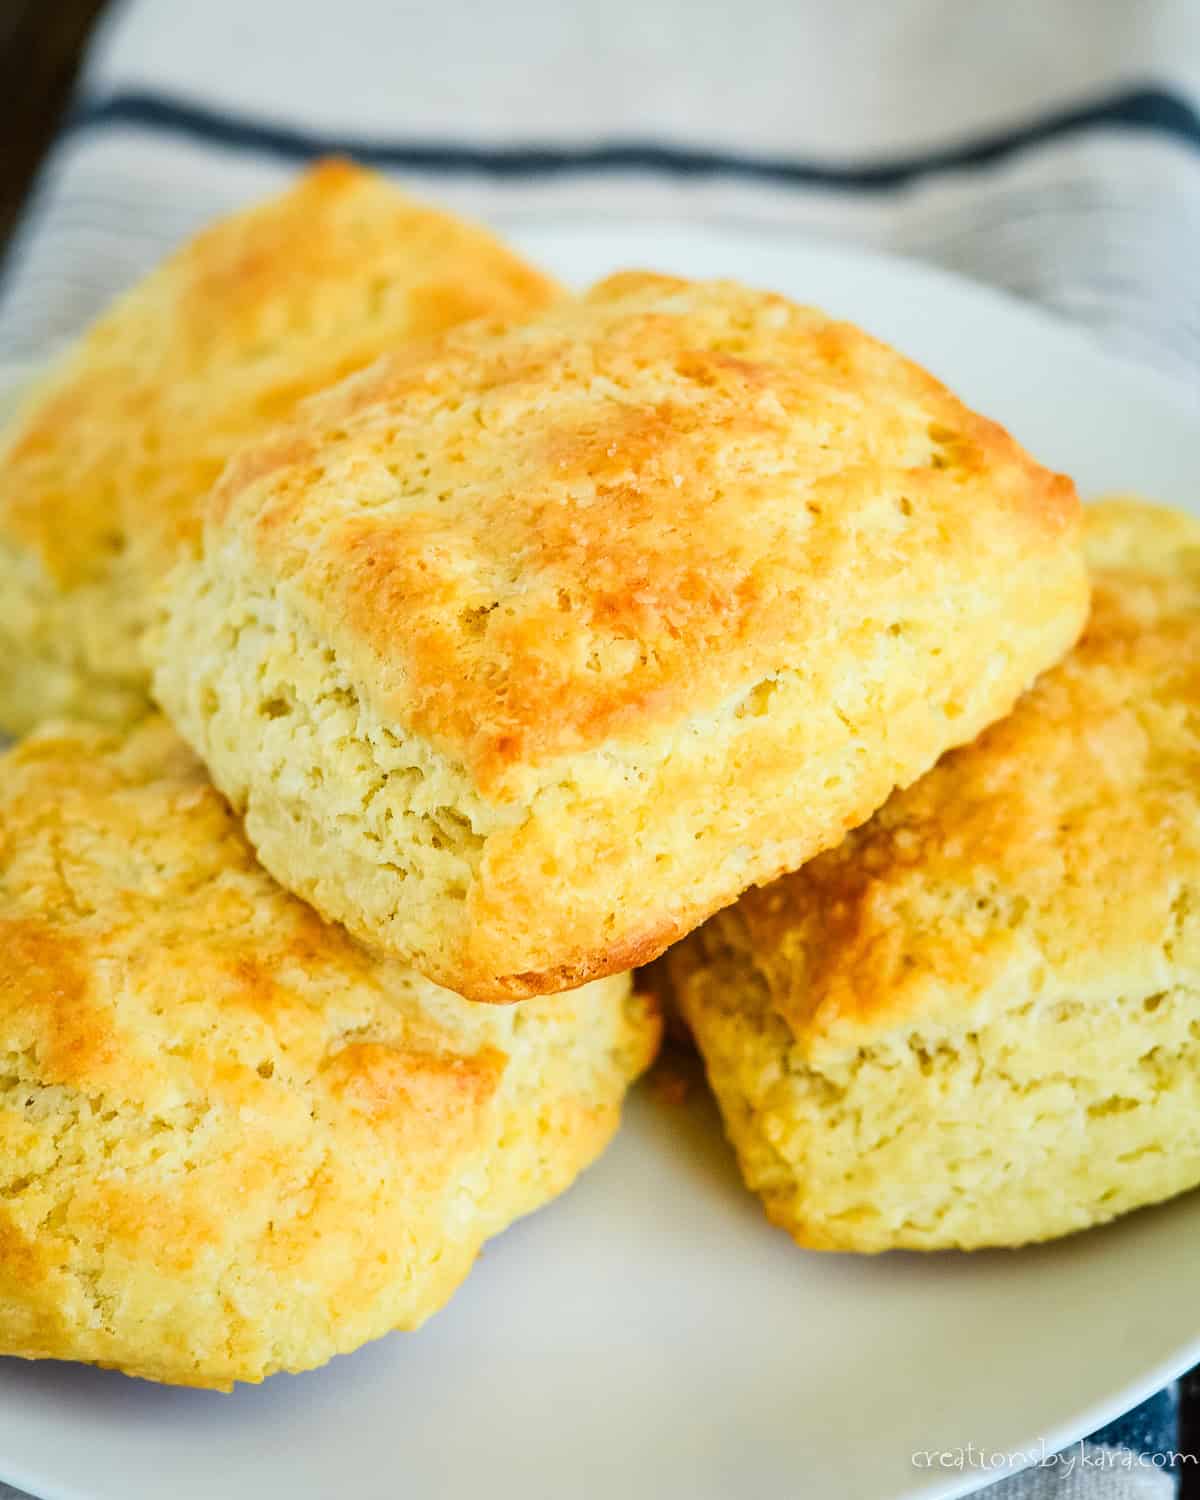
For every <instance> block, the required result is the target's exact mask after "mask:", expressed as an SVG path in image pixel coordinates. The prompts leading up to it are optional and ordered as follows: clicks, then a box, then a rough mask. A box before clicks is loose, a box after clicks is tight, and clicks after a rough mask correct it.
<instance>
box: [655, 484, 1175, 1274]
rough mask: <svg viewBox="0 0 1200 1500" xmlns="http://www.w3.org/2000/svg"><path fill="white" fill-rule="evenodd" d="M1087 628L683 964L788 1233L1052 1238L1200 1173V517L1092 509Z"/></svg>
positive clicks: (738, 1131)
mask: <svg viewBox="0 0 1200 1500" xmlns="http://www.w3.org/2000/svg"><path fill="white" fill-rule="evenodd" d="M1086 548H1087V553H1088V556H1089V560H1090V561H1091V562H1092V564H1093V566H1094V606H1093V610H1092V617H1091V620H1090V623H1089V625H1088V627H1087V630H1086V632H1085V634H1084V636H1083V639H1082V641H1081V642H1080V644H1079V645H1078V646H1077V647H1076V648H1075V650H1074V651H1073V652H1072V653H1071V655H1070V656H1068V657H1067V659H1066V660H1065V661H1064V662H1063V663H1062V664H1061V665H1059V666H1058V667H1056V668H1054V670H1052V671H1050V672H1047V673H1046V674H1045V676H1044V677H1042V678H1041V679H1040V681H1039V682H1038V683H1037V685H1036V686H1035V687H1034V689H1033V690H1032V691H1031V692H1030V693H1028V694H1026V696H1025V697H1024V698H1022V699H1021V701H1020V703H1019V704H1018V705H1017V707H1016V709H1015V710H1014V712H1013V713H1012V715H1011V716H1010V717H1009V718H1007V719H1005V720H1003V721H1002V722H1000V723H998V724H996V725H994V726H993V727H992V728H991V729H989V730H988V731H987V732H986V733H985V734H984V735H982V736H981V738H980V739H978V740H977V741H976V742H975V743H974V744H973V745H969V746H967V747H966V748H964V749H959V750H955V751H953V752H952V753H950V754H949V755H947V756H945V757H944V758H943V759H942V760H941V761H940V762H939V764H938V765H937V767H936V768H935V769H934V770H933V771H931V772H930V773H929V774H928V775H927V776H925V777H924V778H923V779H922V780H921V781H919V782H917V783H916V785H915V786H912V787H909V788H908V789H907V790H906V791H903V792H898V793H897V794H896V795H895V796H894V797H892V798H891V800H890V801H889V802H888V803H887V804H886V805H885V806H884V807H883V808H882V809H881V810H880V811H879V812H878V813H877V814H876V815H875V816H874V817H873V818H872V819H871V821H870V822H869V823H867V824H866V825H865V826H863V827H862V828H859V829H857V830H856V831H855V832H853V833H851V834H850V835H849V837H848V838H847V839H846V840H845V841H844V842H843V843H842V844H840V845H839V846H838V848H837V849H834V850H832V851H830V852H828V853H825V854H822V855H820V856H819V857H818V858H817V859H815V860H813V861H812V862H811V863H810V864H808V865H806V866H805V867H804V868H803V869H802V870H799V871H797V872H796V873H794V874H792V875H789V876H787V877H786V878H785V879H783V880H780V881H777V882H775V883H774V884H773V885H771V886H768V887H767V888H766V889H764V890H758V891H753V892H750V893H748V894H747V895H745V896H743V898H742V899H741V900H740V901H739V902H738V903H737V905H736V906H734V907H732V908H731V909H730V910H729V911H726V912H722V913H721V914H720V915H719V916H718V917H716V918H714V919H713V920H712V921H711V922H709V923H708V924H706V926H705V927H703V928H701V929H700V931H699V932H696V933H693V934H692V936H691V937H690V938H688V939H687V941H686V942H684V943H682V944H680V945H679V947H678V948H675V949H674V950H672V952H671V953H670V954H669V955H668V956H667V959H666V967H667V970H668V972H669V976H670V981H671V986H670V987H671V990H672V992H673V994H674V997H675V1000H676V1002H677V1004H678V1006H679V1009H680V1010H681V1011H682V1013H683V1016H684V1018H685V1020H686V1021H687V1023H688V1025H689V1026H690V1027H691V1030H692V1032H693V1034H694V1036H695V1038H696V1041H697V1043H698V1045H699V1047H700V1050H701V1052H702V1054H703V1056H704V1060H705V1064H706V1067H707V1071H708V1076H709V1079H710V1082H711V1084H712V1087H713V1090H714V1092H715V1094H716V1096H717V1099H718V1102H719V1104H720V1107H721V1111H722V1114H723V1116H724V1120H725V1126H726V1129H727V1132H728V1134H729V1136H730V1139H731V1140H732V1142H733V1144H734V1147H735V1149H736V1151H737V1154H738V1157H739V1160H740V1163H741V1168H742V1173H743V1176H744V1177H745V1180H746V1183H747V1185H748V1186H749V1187H750V1188H751V1189H752V1190H753V1191H754V1192H756V1193H759V1194H761V1196H762V1198H763V1201H764V1203H765V1205H766V1209H767V1212H768V1214H769V1215H770V1217H771V1218H772V1219H773V1220H774V1221H775V1222H776V1223H778V1224H780V1225H782V1226H784V1227H785V1228H786V1229H788V1230H789V1231H790V1232H791V1233H792V1234H793V1235H794V1236H795V1238H796V1239H797V1240H798V1241H799V1243H800V1244H802V1245H806V1246H810V1247H813V1248H816V1249H823V1250H860V1251H877V1250H889V1249H893V1248H907V1249H918V1250H934V1249H942V1248H947V1247H961V1248H966V1249H973V1248H976V1247H980V1246H987V1245H1018V1244H1023V1243H1025V1242H1028V1241H1034V1240H1045V1239H1050V1238H1052V1237H1054V1236H1057V1235H1063V1234H1068V1233H1070V1232H1072V1231H1074V1230H1079V1229H1084V1228H1087V1227H1088V1226H1089V1225H1092V1224H1096V1223H1100V1222H1102V1221H1104V1220H1106V1219H1111V1218H1113V1217H1114V1216H1115V1215H1117V1214H1121V1213H1124V1212H1126V1211H1127V1210H1130V1209H1134V1208H1137V1207H1139V1206H1140V1205H1142V1204H1146V1203H1153V1202H1156V1201H1158V1200H1160V1199H1164V1198H1168V1197H1170V1196H1172V1195H1173V1194H1175V1193H1179V1192H1182V1191H1183V1190H1184V1189H1187V1188H1190V1187H1193V1186H1195V1185H1196V1184H1197V1183H1200V522H1197V521H1196V520H1194V519H1192V518H1190V517H1187V516H1183V515H1179V514H1176V513H1173V512H1171V511H1167V510H1162V509H1159V508H1156V507H1153V506H1149V505H1145V504H1136V503H1133V502H1130V501H1111V502H1106V503H1104V504H1100V505H1096V506H1093V507H1089V508H1088V516H1087V523H1086Z"/></svg>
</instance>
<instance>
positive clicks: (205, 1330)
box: [0, 718, 659, 1389]
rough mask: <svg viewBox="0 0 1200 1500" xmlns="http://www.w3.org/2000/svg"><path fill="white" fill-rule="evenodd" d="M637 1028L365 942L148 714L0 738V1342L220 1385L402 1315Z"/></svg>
mask: <svg viewBox="0 0 1200 1500" xmlns="http://www.w3.org/2000/svg"><path fill="white" fill-rule="evenodd" d="M658 1032H659V1021H658V1017H657V1014H656V1013H655V1010H654V1008H653V1006H652V1005H651V1004H650V1003H649V1002H648V1001H647V1000H645V999H644V998H642V997H639V996H637V995H635V994H634V993H633V992H632V990H631V986H630V982H629V976H628V975H622V976H619V977H613V978H609V979H604V980H601V981H600V982H599V983H597V984H596V985H593V986H590V987H587V988H585V989H582V990H578V991H576V992H574V993H572V994H569V995H554V996H548V997H546V998H545V999H541V1000H535V1001H531V1002H530V1004H528V1005H525V1006H516V1007H508V1008H498V1007H495V1006H481V1005H472V1004H471V1003H470V1002H469V1001H466V1000H463V999H461V998H460V997H459V996H458V995H452V994H449V993H448V992H447V991H445V990H441V989H439V988H438V987H437V986H436V985H433V984H431V983H430V982H429V981H428V980H426V979H423V978H422V977H421V976H420V975H419V974H416V973H414V972H413V970H411V969H409V968H406V967H404V966H403V965H400V964H397V963H395V962H394V961H393V960H390V959H381V958H378V957H375V956H372V955H371V954H368V953H366V952H364V950H363V949H362V948H361V947H360V946H359V945H358V944H357V943H355V942H354V941H353V939H352V938H350V937H348V936H347V934H346V933H345V931H344V930H343V929H342V928H340V927H336V926H332V925H327V924H326V923H324V922H322V921H321V919H320V918H319V917H318V916H317V915H316V914H315V913H314V912H313V911H312V910H311V909H310V908H309V907H307V906H305V905H304V903H303V902H301V901H297V900H296V899H295V898H294V897H293V896H290V895H288V894H287V892H285V891H283V890H282V889H281V888H280V887H279V886H278V885H276V884H275V882H274V881H273V880H272V879H271V878H270V876H269V875H267V873H266V872H265V871H264V870H263V869H262V867H261V866H260V865H259V864H258V863H257V861H256V860H255V858H254V854H253V851H252V850H251V849H250V847H249V846H248V845H247V843H246V841H245V839H244V838H243V836H242V833H241V829H240V828H239V826H238V823H237V820H236V818H234V817H233V815H232V814H231V813H230V811H229V808H228V806H227V805H226V803H225V802H224V800H223V799H222V798H221V797H220V796H219V795H218V793H217V792H216V791H215V790H214V789H213V787H212V785H211V784H210V782H209V781H208V778H207V777H206V776H205V774H204V769H203V767H202V766H201V765H200V764H199V763H198V762H197V760H196V759H195V757H194V756H193V755H192V753H191V752H190V751H189V750H188V749H187V747H186V746H185V745H184V744H183V743H182V741H181V740H180V739H179V737H178V736H177V735H176V734H175V733H174V731H173V730H171V728H170V726H169V725H167V724H166V723H164V722H163V721H162V720H161V719H155V718H150V719H147V720H144V721H143V722H142V723H141V724H139V725H138V726H137V727H136V728H135V729H133V730H132V731H119V730H110V729H101V728H98V727H95V726H79V725H66V724H57V725H48V726H45V727H43V729H42V730H40V731H38V732H36V733H35V734H33V735H31V736H30V737H29V738H28V739H26V740H25V741H23V742H22V744H21V745H20V746H18V747H17V748H16V749H15V750H12V751H10V752H9V753H8V754H7V755H5V756H3V757H2V758H0V1355H4V1356H8V1355H17V1356H20V1357H22V1358H25V1359H69V1360H79V1361H84V1362H87V1363H90V1364H99V1365H104V1366H108V1367H112V1368H116V1369H119V1370H123V1371H125V1372H126V1373H127V1374H130V1375H138V1376H142V1377H144V1378H146V1379H149V1380H159V1381H166V1382H169V1383H171V1384H179V1385H191V1386H206V1387H215V1388H220V1389H228V1388H229V1386H230V1385H231V1384H232V1383H233V1382H234V1381H239V1380H244V1381H257V1380H261V1379H263V1378H264V1377H265V1376H267V1375H270V1374H271V1373H273V1372H274V1371H277V1370H302V1369H309V1368H311V1367H313V1366H315V1365H319V1364H321V1363H323V1362H324V1361H325V1360H327V1359H329V1358H330V1357H331V1356H332V1355H334V1354H338V1353H344V1352H346V1351H348V1350H351V1349H354V1348H356V1347H357V1346H358V1345H360V1344H362V1343H364V1342H365V1341H366V1340H368V1339H373V1338H377V1337H379V1336H380V1335H381V1334H384V1333H386V1332H388V1331H389V1330H390V1329H393V1328H415V1327H416V1326H418V1325H419V1324H420V1323H422V1322H423V1321H424V1320H425V1319H426V1318H427V1317H429V1316H430V1314H432V1313H434V1312H436V1311H437V1309H438V1308H439V1307H441V1306H442V1305H443V1304H444V1303H445V1302H446V1301H447V1300H448V1299H449V1297H450V1296H451V1295H452V1294H453V1292H454V1290H455V1289H456V1287H457V1286H458V1284H459V1282H460V1281H461V1280H462V1279H463V1277H465V1276H466V1274H467V1272H468V1271H469V1270H470V1268H471V1264H472V1262H473V1260H474V1259H475V1256H476V1254H477V1253H478V1251H479V1249H480V1247H481V1245H482V1244H483V1242H484V1241H485V1240H486V1239H488V1238H489V1237H490V1236H492V1235H495V1234H498V1233H499V1232H500V1231H501V1230H502V1229H504V1228H505V1227H506V1225H508V1224H509V1223H511V1222H512V1220H513V1219H515V1218H517V1217H519V1216H520V1215H522V1214H525V1213H528V1212H530V1211H531V1210H533V1209H536V1208H538V1207H539V1206H540V1205H541V1204H543V1203H545V1202H546V1201H547V1200H549V1199H550V1198H552V1197H554V1196H555V1195H556V1194H558V1193H560V1192H562V1191H563V1190H564V1189H565V1188H566V1187H567V1186H568V1185H569V1184H570V1182H571V1181H572V1179H573V1178H574V1177H575V1176H576V1174H577V1173H578V1172H579V1171H581V1170H582V1169H583V1168H584V1167H585V1166H587V1164H588V1163H589V1162H590V1161H592V1160H593V1159H594V1158H595V1157H596V1156H597V1155H598V1154H599V1153H600V1152H601V1151H602V1150H603V1149H604V1146H605V1145H606V1144H607V1142H608V1140H609V1139H610V1137H611V1136H612V1134H613V1132H614V1131H615V1130H616V1128H617V1123H618V1120H619V1117H620V1110H621V1103H622V1100H623V1098H624V1095H625V1091H626V1089H627V1088H628V1086H629V1084H630V1083H631V1082H632V1080H633V1079H634V1078H635V1077H636V1076H637V1074H638V1073H640V1072H641V1071H642V1069H643V1068H645V1067H646V1066H647V1065H648V1064H649V1061H650V1059H651V1057H652V1056H653V1053H654V1050H655V1046H656V1043H657V1040H658ZM527 1248H532V1247H527Z"/></svg>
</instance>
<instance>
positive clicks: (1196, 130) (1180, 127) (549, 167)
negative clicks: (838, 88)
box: [65, 88, 1200, 192]
mask: <svg viewBox="0 0 1200 1500" xmlns="http://www.w3.org/2000/svg"><path fill="white" fill-rule="evenodd" d="M120 125H124V126H133V127H136V128H140V129H143V130H148V131H153V132H159V133H162V134H168V135H174V136H182V137H186V138H189V139H191V140H196V141H200V142H206V143H208V144H211V145H215V146H223V147H226V148H229V149H231V150H242V151H254V152H259V153H263V154H266V155H271V156H275V157H282V158H284V159H285V160H289V161H308V160H310V159H311V158H313V157H316V156H328V155H341V156H352V157H354V158H355V160H357V161H360V162H362V163H364V164H365V165H368V166H377V167H392V168H399V169H407V170H410V171H430V172H442V173H447V174H452V175H460V176H461V175H467V176H486V177H493V178H505V179H514V178H539V177H559V176H568V175H576V174H583V175H596V174H601V173H609V172H648V173H654V174H659V175H662V176H666V177H674V178H698V177H740V178H743V179H750V180H756V181H760V182H768V183H774V184H779V185H783V186H793V187H822V188H828V189H834V190H842V191H850V192H887V191H889V190H892V189H895V188H901V187H904V186H906V185H907V184H908V183H910V182H913V181H915V180H916V179H918V178H921V177H926V176H929V175H931V174H933V173H938V172H947V171H954V170H957V169H961V168H964V167H980V166H987V165H990V164H991V163H993V162H998V161H1003V160H1005V159H1006V158H1007V157H1010V156H1013V155H1014V154H1016V153H1019V152H1021V151H1024V150H1026V149H1028V148H1029V147H1031V146H1040V145H1044V144H1046V143H1048V142H1052V141H1059V140H1066V139H1070V138H1072V137H1077V136H1079V135H1081V134H1084V133H1085V132H1088V131H1092V130H1096V129H1106V130H1121V131H1137V132H1141V133H1150V134H1154V135H1157V136H1160V137H1163V138H1166V139H1170V140H1174V141H1176V142H1179V143H1181V144H1184V145H1187V146H1190V147H1192V148H1193V149H1195V150H1197V151H1200V112H1198V111H1197V110H1196V108H1195V107H1194V106H1193V105H1192V104H1191V103H1190V102H1189V101H1188V100H1186V99H1185V98H1183V97H1182V96H1181V95H1179V94H1176V93H1172V92H1170V91H1169V90H1166V89H1161V88H1141V89H1131V90H1128V91H1125V92H1123V93H1119V94H1111V95H1108V96H1107V97H1105V98H1100V99H1095V100H1092V101H1091V102H1090V103H1084V104H1080V105H1076V106H1074V107H1072V108H1069V109H1063V110H1058V111H1055V112H1054V113H1051V114H1046V115H1044V116H1043V117H1042V118H1041V119H1039V120H1036V121H1034V122H1033V123H1031V124H1028V125H1023V126H1021V127H1019V128H1016V129H1013V130H1008V131H1002V132H996V133H994V134H989V135H980V136H976V137H974V138H973V139H970V140H967V141H964V142H962V143H960V144H958V145H952V146H946V147H943V148H940V149H938V150H932V151H927V152H922V153H918V154H913V155H911V156H896V157H892V158H881V159H877V160H874V161H867V160H863V161H859V162H857V163H849V164H846V165H841V166H839V165H833V164H831V163H828V162H818V161H813V160H805V159H802V158H784V157H754V156H743V155H739V154H736V153H731V152H725V151H712V150H704V149H700V148H692V147H687V146H663V145H656V144H655V143H653V142H651V141H601V142H597V143H596V144H594V145H591V146H577V147H560V146H538V145H528V146H479V145H474V146H471V145H458V144H451V143H449V142H440V141H420V140H416V141H407V142H403V141H396V142H389V141H383V140H378V139H371V138H366V137H362V138H355V137H353V136H344V137H338V136H333V135H330V136H323V135H320V134H317V133H316V132H313V131H306V130H302V129H297V128H296V127H294V126H291V125H283V124H278V123H273V122H271V121H267V120H258V119H254V118H252V117H251V116H249V115H244V114H241V113H227V112H224V111H221V110H217V109H213V108H211V107H209V106H207V105H204V104H198V103H194V102H191V101H189V100H186V99H178V98H172V97H170V96H168V95H165V94H157V93H148V92H137V91H131V92H125V93H116V94H112V95H109V96H107V97H100V98H93V99H86V98H85V99H83V100H81V101H80V103H79V104H78V105H76V107H75V109H74V110H73V111H72V113H71V115H70V117H69V118H68V120H67V122H66V127H65V131H66V133H67V134H68V135H80V134H83V133H86V132H91V131H95V130H99V129H101V128H103V127H106V126H120Z"/></svg>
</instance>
